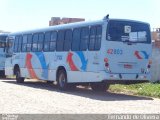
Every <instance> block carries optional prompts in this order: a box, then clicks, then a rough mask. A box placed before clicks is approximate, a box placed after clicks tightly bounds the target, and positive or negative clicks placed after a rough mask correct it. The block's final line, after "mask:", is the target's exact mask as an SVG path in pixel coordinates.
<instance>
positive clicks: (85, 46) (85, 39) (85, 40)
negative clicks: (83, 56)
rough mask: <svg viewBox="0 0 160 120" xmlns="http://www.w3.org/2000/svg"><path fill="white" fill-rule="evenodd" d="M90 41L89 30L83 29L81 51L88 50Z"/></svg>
mask: <svg viewBox="0 0 160 120" xmlns="http://www.w3.org/2000/svg"><path fill="white" fill-rule="evenodd" d="M88 40H89V28H88V27H84V28H82V29H81V41H80V50H82V51H86V50H87V49H88Z"/></svg>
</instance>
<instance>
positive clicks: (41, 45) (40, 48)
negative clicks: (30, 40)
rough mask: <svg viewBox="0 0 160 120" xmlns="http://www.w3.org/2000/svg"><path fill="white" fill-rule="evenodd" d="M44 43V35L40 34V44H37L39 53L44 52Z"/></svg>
mask: <svg viewBox="0 0 160 120" xmlns="http://www.w3.org/2000/svg"><path fill="white" fill-rule="evenodd" d="M43 41H44V34H43V33H39V34H38V43H37V47H38V51H39V52H41V51H42V50H43Z"/></svg>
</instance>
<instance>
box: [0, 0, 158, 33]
mask: <svg viewBox="0 0 160 120" xmlns="http://www.w3.org/2000/svg"><path fill="white" fill-rule="evenodd" d="M108 13H109V14H110V18H124V19H133V20H140V21H145V22H149V23H150V24H151V28H155V27H160V0H0V30H5V31H11V32H14V31H20V30H28V29H35V28H41V27H47V26H48V22H49V20H50V19H51V17H52V16H55V17H56V16H57V17H80V18H85V19H86V20H98V19H102V18H103V17H104V16H105V15H107V14H108Z"/></svg>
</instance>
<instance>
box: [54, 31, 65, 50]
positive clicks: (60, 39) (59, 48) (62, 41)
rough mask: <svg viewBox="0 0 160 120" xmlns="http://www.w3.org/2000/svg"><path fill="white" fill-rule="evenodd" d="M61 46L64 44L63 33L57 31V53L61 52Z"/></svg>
mask: <svg viewBox="0 0 160 120" xmlns="http://www.w3.org/2000/svg"><path fill="white" fill-rule="evenodd" d="M63 44H64V31H63V30H60V31H58V39H57V46H56V50H57V51H63Z"/></svg>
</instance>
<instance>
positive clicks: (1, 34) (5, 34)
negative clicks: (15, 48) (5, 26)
mask: <svg viewBox="0 0 160 120" xmlns="http://www.w3.org/2000/svg"><path fill="white" fill-rule="evenodd" d="M8 35H9V33H0V36H8Z"/></svg>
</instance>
